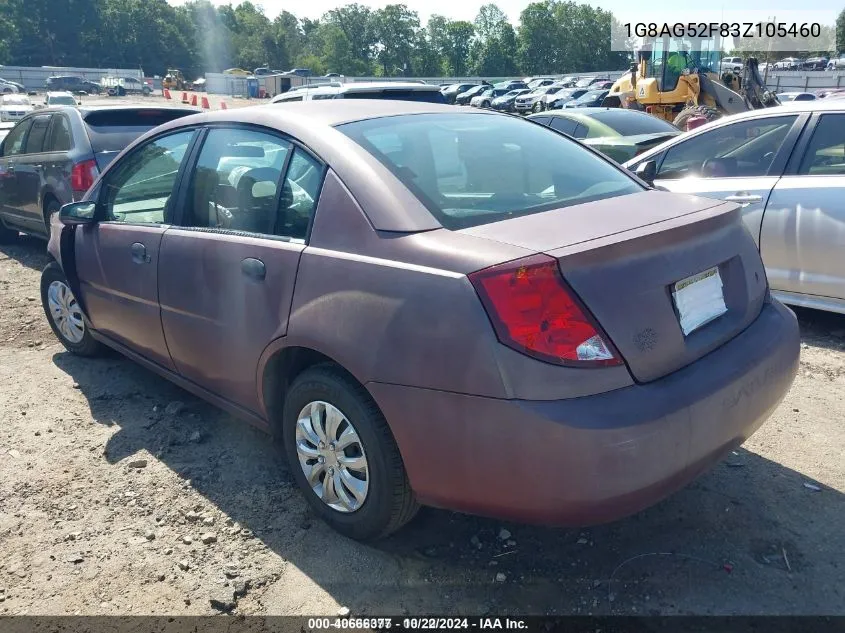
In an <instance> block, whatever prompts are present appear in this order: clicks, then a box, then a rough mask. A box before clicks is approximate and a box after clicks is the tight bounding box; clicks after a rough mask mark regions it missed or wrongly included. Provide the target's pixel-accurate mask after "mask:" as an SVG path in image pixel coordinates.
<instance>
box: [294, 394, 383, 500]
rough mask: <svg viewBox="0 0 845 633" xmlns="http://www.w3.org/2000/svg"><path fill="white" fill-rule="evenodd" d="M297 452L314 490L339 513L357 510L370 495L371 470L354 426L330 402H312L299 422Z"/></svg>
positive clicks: (300, 415)
mask: <svg viewBox="0 0 845 633" xmlns="http://www.w3.org/2000/svg"><path fill="white" fill-rule="evenodd" d="M296 453H297V456H298V457H299V465H300V466H301V467H302V473H303V474H304V475H305V479H306V481H308V485H309V486H311V490H313V491H314V494H315V495H317V496H318V497H319V498H320V499H321V500H322V501H323V503H325V504H326V505H327V506H329V507H330V508H332V509H334V510H337V511H338V512H354V511H355V510H357V509H358V508H360V507H361V505H362V504H363V503H364V501H365V500H366V498H367V490H368V489H369V484H370V471H369V466H368V464H367V455H366V454H365V453H364V446H363V444H361V438H360V437H358V432H357V431H356V430H355V427H354V426H352V424H351V423H350V422H349V420H347V419H346V416H345V415H343V413H341V411H340V409H338V408H337V407H335V406H333V405H331V404H329V403H328V402H322V401H315V402H309V403H308V404H307V405H305V406H304V407H303V408H302V411H300V412H299V416H298V418H297V421H296Z"/></svg>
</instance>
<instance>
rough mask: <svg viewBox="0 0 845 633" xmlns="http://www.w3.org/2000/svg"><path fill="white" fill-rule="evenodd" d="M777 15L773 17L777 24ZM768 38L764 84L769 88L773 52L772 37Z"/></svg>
mask: <svg viewBox="0 0 845 633" xmlns="http://www.w3.org/2000/svg"><path fill="white" fill-rule="evenodd" d="M777 23H778V21H777V16H775V17H773V18H772V24H777ZM766 39H767V40H768V44H767V46H766V70H764V71H763V85H764V86H766V87H767V88H768V85H769V57H770V56H771V53H772V38H771V37H768V38H766Z"/></svg>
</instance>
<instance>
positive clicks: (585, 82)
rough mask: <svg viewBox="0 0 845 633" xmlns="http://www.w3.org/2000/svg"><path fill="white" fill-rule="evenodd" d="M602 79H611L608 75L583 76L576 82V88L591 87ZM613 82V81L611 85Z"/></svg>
mask: <svg viewBox="0 0 845 633" xmlns="http://www.w3.org/2000/svg"><path fill="white" fill-rule="evenodd" d="M600 81H610V79H608V78H607V77H582V78H581V79H579V80H578V81H576V82H575V87H576V88H591V87H592V86H593V84H595V83H598V82H600ZM612 84H613V82H611V85H612Z"/></svg>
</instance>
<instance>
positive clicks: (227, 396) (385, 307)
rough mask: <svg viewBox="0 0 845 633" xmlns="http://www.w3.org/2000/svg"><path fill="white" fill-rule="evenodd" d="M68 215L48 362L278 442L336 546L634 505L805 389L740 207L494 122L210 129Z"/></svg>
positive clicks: (160, 143)
mask: <svg viewBox="0 0 845 633" xmlns="http://www.w3.org/2000/svg"><path fill="white" fill-rule="evenodd" d="M200 138H201V139H202V141H201V142H200V141H199V139H200ZM573 166H577V169H575V168H573ZM138 183H144V186H143V187H141V188H139V187H138V186H137V185H138ZM189 192H190V194H189ZM323 200H325V201H326V203H325V204H322V201H323ZM175 201H181V202H178V203H177V202H175ZM60 217H61V223H59V222H55V223H54V224H53V226H54V231H53V234H52V236H51V240H50V245H49V251H50V253H51V254H52V255H53V257H54V258H55V260H56V261H55V262H54V263H51V264H50V265H48V266H47V268H46V269H45V270H44V272H43V274H42V278H41V297H42V302H43V305H44V310H45V314H46V316H47V319H48V321H49V323H50V325H51V327H52V328H53V331H54V333H55V334H56V336H57V337H58V338H59V340H60V341H61V342H62V344H63V345H64V346H65V347H66V348H67V349H68V350H69V351H71V352H73V353H76V354H78V355H81V356H87V355H94V354H96V353H98V352H99V351H100V350H101V349H102V346H103V345H106V346H108V347H112V348H114V349H117V350H119V351H121V352H123V353H126V354H129V355H130V356H131V357H132V358H134V359H136V360H137V361H140V362H142V363H143V364H144V365H145V366H146V367H149V368H150V369H151V370H152V371H155V372H157V373H159V374H161V375H162V376H165V377H167V378H168V379H170V380H173V381H174V382H176V383H177V384H179V385H181V386H182V387H184V388H185V389H188V390H190V391H192V392H193V393H196V394H197V395H199V396H202V397H205V398H207V399H209V400H210V401H212V402H214V403H215V404H217V405H219V406H222V407H224V408H225V409H226V410H228V411H231V412H232V413H235V414H237V415H240V416H241V417H244V418H246V419H248V420H249V421H251V422H252V423H254V424H255V425H257V426H259V427H261V428H263V429H266V430H272V431H274V432H276V433H277V434H278V435H279V436H280V438H281V440H282V443H283V445H284V448H285V451H286V453H287V457H288V463H289V465H290V473H291V475H292V476H293V478H294V480H295V481H296V483H297V485H298V486H299V487H300V489H301V490H302V492H303V494H304V495H305V499H306V501H307V503H308V504H309V505H310V506H311V508H312V509H313V511H314V512H315V513H317V514H318V515H319V516H321V517H322V518H323V519H324V520H325V521H326V522H327V523H329V524H330V525H331V526H332V527H334V528H335V529H337V530H338V531H340V532H342V533H343V534H345V535H347V536H349V537H353V538H358V539H373V538H378V537H382V536H385V535H387V534H389V533H391V532H393V531H395V530H397V529H398V528H399V527H401V526H402V525H403V524H404V523H406V522H407V521H408V520H410V519H411V518H412V517H413V516H414V513H415V511H416V509H417V507H418V504H433V505H437V506H439V507H443V508H449V509H453V510H458V511H462V512H470V513H475V514H483V515H490V516H495V517H500V518H505V519H513V520H518V521H531V522H545V523H552V524H564V525H565V524H578V525H585V524H592V523H595V522H604V521H610V520H613V519H616V518H619V517H621V516H625V515H628V514H630V513H632V512H637V511H639V510H640V509H642V508H644V507H647V506H650V505H652V504H653V503H655V502H656V501H658V500H659V499H661V498H663V497H665V496H666V495H668V494H670V493H672V492H673V491H675V490H677V489H678V488H680V487H682V486H683V485H685V484H686V483H688V482H689V481H691V480H692V479H693V478H694V477H695V476H696V475H698V474H699V473H701V472H702V471H704V470H706V469H707V467H708V466H710V465H712V464H713V463H714V462H715V461H717V460H718V459H719V458H720V457H722V456H723V455H725V454H726V453H728V452H729V451H730V450H731V449H733V448H735V447H736V446H738V445H739V444H740V443H741V442H742V441H743V440H745V439H746V438H747V437H749V436H750V435H751V434H752V433H753V432H754V431H755V430H756V429H757V428H758V427H759V426H760V425H761V424H762V423H763V422H764V421H765V419H766V418H767V417H768V416H769V414H770V412H771V411H772V410H774V408H775V407H776V406H777V404H778V403H779V402H780V400H781V399H782V398H783V396H784V395H785V394H786V392H787V390H788V389H789V387H790V385H791V383H792V381H793V379H794V376H795V373H796V371H797V368H798V361H799V346H800V341H799V332H798V325H797V321H796V319H795V316H794V315H793V314H792V313H791V312H790V311H789V310H788V309H786V308H785V307H783V306H782V305H781V304H780V303H779V302H777V301H776V300H773V299H770V298H769V296H768V292H767V288H766V280H765V275H764V271H763V266H762V264H761V262H760V257H759V254H758V253H757V250H756V249H755V247H754V242H753V240H752V239H751V236H750V235H749V234H748V232H747V231H746V230H745V228H744V227H743V226H742V222H741V221H740V216H739V213H738V207H737V206H736V205H735V204H732V203H714V202H713V201H712V200H706V199H703V198H696V197H689V196H677V195H673V194H670V193H666V192H660V191H652V190H649V189H648V188H647V187H646V186H645V184H644V183H643V182H642V181H641V180H639V179H636V178H634V177H633V176H632V175H631V174H630V173H629V172H626V171H625V170H624V169H621V168H620V167H619V166H617V165H615V164H613V163H612V162H611V161H609V160H607V159H605V158H604V157H601V156H600V155H599V154H598V153H594V152H591V151H589V150H587V149H586V148H584V147H582V146H581V145H580V144H579V143H577V142H575V141H573V140H571V139H569V138H567V137H566V136H564V135H562V134H557V133H555V132H552V131H551V130H548V129H546V128H544V127H542V126H540V125H536V124H533V123H530V122H528V121H524V120H522V119H520V118H518V117H512V116H507V115H503V114H499V113H495V112H492V111H489V110H487V111H482V110H476V109H473V110H470V109H457V108H454V107H451V106H448V105H437V104H421V103H409V102H397V101H393V102H384V101H382V102H373V101H366V100H360V101H350V102H346V103H337V102H335V101H325V102H322V103H315V104H309V105H308V106H302V105H299V106H297V105H292V106H289V107H287V108H276V109H274V108H241V109H232V110H227V111H217V112H211V113H203V114H200V115H198V116H196V117H187V118H185V119H183V120H181V121H175V122H171V123H168V124H165V125H163V126H162V127H159V128H158V129H157V130H155V131H154V132H153V133H151V134H149V135H147V136H145V137H144V138H143V139H141V140H139V141H138V142H136V143H135V144H133V146H131V147H130V148H129V149H127V150H126V152H125V153H124V154H123V156H122V157H121V158H119V159H118V160H116V161H115V162H114V163H112V165H111V166H110V167H109V168H108V169H107V170H106V171H105V172H104V173H103V174H102V176H101V177H100V178H99V179H98V181H97V183H95V185H94V186H93V187H92V188H91V189H90V190H89V191H88V193H87V194H86V196H85V198H84V200H83V201H81V202H77V203H74V204H70V205H67V206H65V207H64V208H63V209H62V212H61V214H60ZM597 218H598V220H597ZM73 227H75V228H73ZM444 314H448V315H449V318H448V323H445V322H444V320H443V315H444ZM409 359H417V360H416V362H409ZM749 385H753V388H751V387H749ZM714 412H718V415H714ZM515 438H520V441H516V440H515ZM526 438H527V439H528V440H529V441H527V442H525V441H522V440H525V439H526ZM632 447H635V449H636V450H632ZM679 447H680V448H679ZM587 473H588V474H589V481H587V480H585V476H586V474H587ZM538 482H554V485H550V486H545V485H538Z"/></svg>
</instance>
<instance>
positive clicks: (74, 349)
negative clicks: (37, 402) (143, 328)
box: [41, 262, 105, 356]
mask: <svg viewBox="0 0 845 633" xmlns="http://www.w3.org/2000/svg"><path fill="white" fill-rule="evenodd" d="M41 305H42V306H43V308H44V314H46V315H47V322H48V323H49V324H50V328H51V329H52V330H53V334H55V335H56V338H58V339H59V342H61V344H62V345H64V346H65V349H66V350H67V351H69V352H71V353H72V354H76V355H77V356H99V355H101V354H102V352H103V351H104V350H105V347H104V346H103V345H102V344H101V343H100V342H98V341H96V340H94V339H93V338H92V336H91V332H90V330H89V328H88V323H87V322H86V321H85V317H84V316H83V314H82V309H81V308H80V306H79V302H78V301H77V300H76V297H74V296H73V292H72V291H71V289H70V284H68V281H67V279H66V278H65V274H64V271H62V268H61V266H59V265H58V264H57V263H56V262H50V263H49V264H47V267H46V268H45V269H44V271H43V272H42V273H41Z"/></svg>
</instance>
